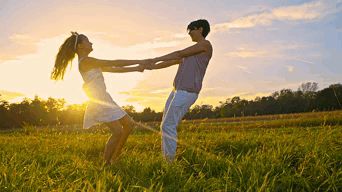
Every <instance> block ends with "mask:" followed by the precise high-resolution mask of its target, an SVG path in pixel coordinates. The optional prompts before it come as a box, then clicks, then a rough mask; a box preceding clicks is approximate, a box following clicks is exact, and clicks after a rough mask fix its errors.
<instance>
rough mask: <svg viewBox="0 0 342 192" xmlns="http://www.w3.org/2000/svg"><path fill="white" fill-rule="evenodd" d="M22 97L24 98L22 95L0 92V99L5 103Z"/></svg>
mask: <svg viewBox="0 0 342 192" xmlns="http://www.w3.org/2000/svg"><path fill="white" fill-rule="evenodd" d="M22 96H24V94H22V93H18V92H12V91H6V90H0V99H3V100H6V101H9V100H12V99H15V98H18V97H22Z"/></svg>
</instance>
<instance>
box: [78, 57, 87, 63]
mask: <svg viewBox="0 0 342 192" xmlns="http://www.w3.org/2000/svg"><path fill="white" fill-rule="evenodd" d="M85 58H86V57H81V58H78V63H81V61H82V60H83V59H85Z"/></svg>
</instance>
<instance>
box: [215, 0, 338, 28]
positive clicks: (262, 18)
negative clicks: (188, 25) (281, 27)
mask: <svg viewBox="0 0 342 192" xmlns="http://www.w3.org/2000/svg"><path fill="white" fill-rule="evenodd" d="M335 11H336V8H335V4H334V2H333V1H332V0H328V1H323V0H322V1H314V2H309V3H304V4H301V5H293V6H286V7H279V8H274V9H272V10H269V11H263V12H261V13H256V14H251V15H248V16H244V17H240V18H237V19H235V20H233V21H230V22H225V23H219V24H216V25H214V27H213V29H214V30H213V31H214V32H215V31H229V30H231V29H246V28H252V27H256V26H269V25H271V24H272V23H273V21H276V20H277V21H312V20H315V19H320V18H323V17H324V16H326V15H328V14H331V13H334V12H335Z"/></svg>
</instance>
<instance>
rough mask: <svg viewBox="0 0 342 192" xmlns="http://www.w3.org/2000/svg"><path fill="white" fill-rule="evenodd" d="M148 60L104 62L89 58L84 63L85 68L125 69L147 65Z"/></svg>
mask: <svg viewBox="0 0 342 192" xmlns="http://www.w3.org/2000/svg"><path fill="white" fill-rule="evenodd" d="M146 63H147V61H146V60H102V59H96V58H93V57H87V58H85V59H84V61H83V62H82V65H83V66H84V67H85V68H88V69H90V68H98V67H124V66H129V65H135V64H146Z"/></svg>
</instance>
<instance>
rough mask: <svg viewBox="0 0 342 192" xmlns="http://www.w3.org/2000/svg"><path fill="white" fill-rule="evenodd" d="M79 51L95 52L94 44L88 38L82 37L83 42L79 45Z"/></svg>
mask: <svg viewBox="0 0 342 192" xmlns="http://www.w3.org/2000/svg"><path fill="white" fill-rule="evenodd" d="M77 47H78V50H82V51H85V52H89V53H90V52H91V51H93V44H92V43H91V42H90V41H89V39H88V37H86V36H82V38H81V42H80V43H78V45H77Z"/></svg>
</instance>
